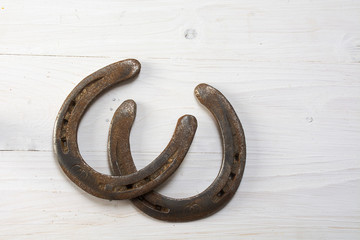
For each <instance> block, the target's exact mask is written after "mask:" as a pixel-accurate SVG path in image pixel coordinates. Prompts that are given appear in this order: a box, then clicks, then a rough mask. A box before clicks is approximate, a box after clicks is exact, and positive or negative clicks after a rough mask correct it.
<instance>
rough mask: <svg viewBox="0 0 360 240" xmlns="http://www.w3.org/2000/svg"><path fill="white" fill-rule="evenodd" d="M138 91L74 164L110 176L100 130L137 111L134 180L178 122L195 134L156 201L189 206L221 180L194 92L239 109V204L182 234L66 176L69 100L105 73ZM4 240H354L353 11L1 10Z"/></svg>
mask: <svg viewBox="0 0 360 240" xmlns="http://www.w3.org/2000/svg"><path fill="white" fill-rule="evenodd" d="M125 58H136V59H138V60H139V61H140V62H141V63H142V67H143V68H142V72H141V74H140V77H139V78H138V79H137V80H136V81H134V82H132V83H130V84H125V85H122V86H119V87H117V88H115V89H112V90H111V91H109V92H107V93H106V94H105V95H103V96H102V97H101V98H99V99H98V100H97V102H96V103H95V104H94V105H92V106H91V108H90V110H89V111H88V112H87V113H86V115H85V117H84V119H83V121H82V122H81V126H80V129H79V143H80V150H81V153H82V154H83V156H84V158H85V159H86V160H87V161H88V163H89V164H90V165H91V166H93V167H94V168H95V169H97V170H99V171H101V172H104V173H109V170H108V164H107V158H106V152H105V150H106V140H107V133H108V127H109V120H110V119H111V117H112V114H113V113H114V110H115V109H116V108H117V107H118V106H119V105H120V104H121V102H122V101H124V100H126V99H128V98H132V99H134V100H135V101H136V102H137V104H138V113H137V119H136V123H135V126H134V128H133V130H132V135H131V147H132V151H133V153H134V158H135V161H136V164H137V166H138V167H139V168H141V167H143V166H145V165H147V164H148V163H149V162H150V161H151V160H152V159H154V158H155V157H156V156H157V155H158V154H159V153H160V152H161V151H162V149H163V148H164V147H165V146H166V144H167V142H168V140H169V139H170V137H171V135H172V131H173V129H174V127H175V123H176V121H177V118H178V117H180V116H181V115H183V114H193V115H194V116H196V117H197V119H198V123H199V127H198V131H197V133H196V136H195V140H194V142H193V144H192V147H191V149H190V153H189V154H188V156H187V157H186V159H185V161H184V163H183V164H182V166H181V167H180V168H179V170H178V171H177V173H176V174H175V176H174V177H172V178H171V179H170V180H169V181H168V182H167V183H166V185H165V186H163V187H161V189H160V192H161V193H165V194H168V195H169V196H173V197H186V196H191V195H193V194H196V193H199V192H201V191H202V190H203V189H205V188H206V187H207V186H208V185H209V184H210V183H211V182H212V180H213V179H214V178H215V176H216V175H217V172H218V169H219V167H220V159H221V147H220V139H219V134H218V132H217V128H216V125H215V123H214V121H213V119H212V117H211V116H210V114H209V113H208V112H207V111H206V110H205V109H204V108H203V107H202V106H201V105H200V104H198V103H197V102H196V100H195V98H194V96H193V89H194V87H195V86H196V85H197V84H198V83H201V82H206V83H209V84H211V85H213V86H214V87H216V88H218V89H219V90H220V91H222V92H223V93H224V95H225V96H226V97H227V98H228V99H229V101H230V102H231V103H232V104H233V106H234V108H235V109H236V111H237V113H238V115H239V117H240V119H241V122H242V124H243V126H244V129H245V133H246V139H247V148H248V155H247V166H246V170H245V175H244V178H243V180H242V183H241V185H240V188H239V190H238V192H237V194H236V195H235V197H234V198H233V200H232V201H231V202H230V203H229V204H228V205H227V206H226V207H225V208H224V209H223V210H222V211H220V212H218V213H217V214H215V215H213V216H211V217H209V218H206V219H203V220H200V221H196V222H191V223H165V222H161V221H157V220H154V219H152V218H149V217H147V216H145V215H144V214H142V213H140V212H139V211H138V210H137V209H136V208H135V207H133V206H132V205H131V203H130V202H129V201H111V202H110V201H107V200H102V199H97V198H95V197H92V196H90V195H89V194H87V193H84V192H83V191H82V190H79V188H78V187H77V186H75V185H74V184H73V183H72V182H71V181H69V180H68V179H67V177H66V176H65V175H64V174H63V173H62V171H61V169H60V168H59V166H58V164H57V161H56V159H55V157H54V155H53V151H52V145H51V138H52V131H53V124H54V121H55V117H56V114H57V112H58V110H59V108H60V106H61V104H62V102H63V101H64V99H65V97H66V96H67V94H68V93H70V91H71V89H72V88H73V87H74V86H75V85H76V84H77V83H78V82H79V81H81V80H82V79H83V78H84V77H85V76H87V75H88V74H90V73H92V72H94V71H96V70H97V69H99V68H101V67H103V66H105V65H107V64H110V63H112V62H115V61H118V60H122V59H125ZM0 111H1V117H0V133H1V136H0V192H1V195H0V239H142V238H146V239H184V238H188V239H359V238H360V1H357V0H323V1H320V0H319V1H310V0H304V1H293V0H274V1H267V0H256V1H250V0H249V1H237V0H222V1H219V0H210V1H209V0H202V1H193V0H192V1H184V0H182V1H177V0H176V1H175V0H174V1H145V0H137V1H134V0H132V1H121V0H107V1H100V0H78V1H70V0H61V1H60V0H54V1H43V0H31V1H25V0H5V1H4V0H3V1H0Z"/></svg>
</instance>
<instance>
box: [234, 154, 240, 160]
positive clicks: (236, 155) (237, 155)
mask: <svg viewBox="0 0 360 240" xmlns="http://www.w3.org/2000/svg"><path fill="white" fill-rule="evenodd" d="M234 159H235V161H239V153H235V155H234Z"/></svg>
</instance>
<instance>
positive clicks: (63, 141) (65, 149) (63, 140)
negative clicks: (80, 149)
mask: <svg viewBox="0 0 360 240" xmlns="http://www.w3.org/2000/svg"><path fill="white" fill-rule="evenodd" d="M61 148H62V150H63V151H64V152H67V151H69V147H68V144H67V140H66V137H62V138H61Z"/></svg>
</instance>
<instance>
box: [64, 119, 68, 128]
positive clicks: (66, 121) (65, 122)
mask: <svg viewBox="0 0 360 240" xmlns="http://www.w3.org/2000/svg"><path fill="white" fill-rule="evenodd" d="M68 122H69V121H68V120H67V119H65V118H64V119H63V127H66V125H67V124H68Z"/></svg>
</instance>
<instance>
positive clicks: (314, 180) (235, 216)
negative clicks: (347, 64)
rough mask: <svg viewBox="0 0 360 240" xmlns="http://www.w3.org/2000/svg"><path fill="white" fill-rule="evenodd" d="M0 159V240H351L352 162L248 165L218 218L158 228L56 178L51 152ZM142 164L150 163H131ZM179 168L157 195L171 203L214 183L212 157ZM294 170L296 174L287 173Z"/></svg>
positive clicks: (354, 221)
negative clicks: (123, 239)
mask: <svg viewBox="0 0 360 240" xmlns="http://www.w3.org/2000/svg"><path fill="white" fill-rule="evenodd" d="M0 157H1V161H0V191H1V193H2V194H1V197H0V199H1V205H0V216H1V222H2V223H1V225H0V237H1V238H2V239H13V238H16V239H29V238H30V239H48V238H64V237H66V238H75V236H76V238H77V239H87V238H90V239H96V238H98V237H99V236H101V238H104V239H114V238H117V237H120V236H121V237H123V238H131V239H140V238H154V239H155V238H156V239H184V238H185V237H188V238H198V239H208V238H212V239H216V238H220V237H221V238H224V239H234V238H239V237H246V238H256V239H269V238H274V237H278V238H291V239H309V238H314V239H315V238H316V239H339V238H341V239H356V237H357V236H358V233H359V232H358V230H359V221H358V216H359V210H360V206H359V201H355V199H359V196H360V190H359V188H358V186H359V183H360V179H359V174H358V163H355V162H353V163H352V164H350V163H349V162H348V166H347V167H346V168H344V167H342V163H340V161H339V162H335V163H334V162H333V161H331V160H327V161H324V162H323V163H318V164H314V163H312V162H310V163H306V161H305V162H304V163H302V164H300V163H294V161H291V159H287V161H280V160H279V161H268V162H267V163H266V164H259V163H258V162H256V161H254V160H253V159H251V161H248V164H247V168H246V172H245V176H244V179H243V183H242V184H241V186H240V189H239V190H238V192H237V194H236V196H235V197H234V199H233V200H232V201H231V202H230V203H229V205H228V206H226V207H225V208H224V209H223V210H221V211H220V212H218V213H217V214H216V215H214V216H212V217H209V218H207V219H204V220H200V221H196V222H191V223H165V222H161V221H156V220H153V219H151V218H149V217H146V216H144V215H142V214H141V213H140V212H139V211H137V210H136V209H135V208H134V207H132V205H131V203H130V202H129V201H107V200H101V199H98V198H95V197H92V196H90V195H89V194H87V193H85V192H83V191H82V190H80V189H79V188H78V187H77V186H75V185H74V184H73V183H72V182H70V181H69V180H68V179H67V178H66V176H65V175H64V174H63V173H62V171H61V170H60V169H59V167H58V166H57V164H56V163H55V162H54V159H53V153H52V152H27V151H25V152H18V151H15V152H4V151H2V152H0ZM91 157H92V158H99V157H101V156H100V155H99V154H98V153H92V155H91ZM147 157H152V156H151V155H147V154H136V155H135V158H137V159H140V160H144V158H147ZM195 159H196V161H195ZM29 163H31V164H30V165H29ZM186 163H187V166H184V165H183V166H181V167H180V169H179V172H177V173H176V175H175V177H174V178H173V179H172V180H171V181H169V183H168V185H167V186H166V187H165V189H164V188H163V189H161V192H162V193H166V194H168V195H170V196H174V197H177V196H179V195H180V196H190V195H192V194H194V193H196V192H198V191H202V189H204V188H205V187H206V185H205V184H204V181H208V180H210V181H211V179H213V177H214V176H213V173H210V172H209V170H210V169H216V168H218V167H219V166H218V163H219V156H217V155H216V156H214V154H190V155H189V156H188V158H187V160H186ZM93 166H94V167H96V168H97V169H99V170H102V169H106V168H107V163H106V161H100V160H99V161H96V162H93ZM294 166H296V168H297V169H298V171H299V172H298V173H292V172H291V171H290V172H289V171H288V169H294ZM351 166H352V167H351ZM334 167H335V168H337V169H335V170H334V169H333V168H334ZM301 169H307V170H305V171H304V170H301ZM200 171H201V178H200V177H199V174H198V173H199V172H200ZM189 172H190V174H189ZM264 173H265V174H264ZM183 174H184V175H183ZM199 180H200V181H199ZM206 184H208V183H206Z"/></svg>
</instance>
